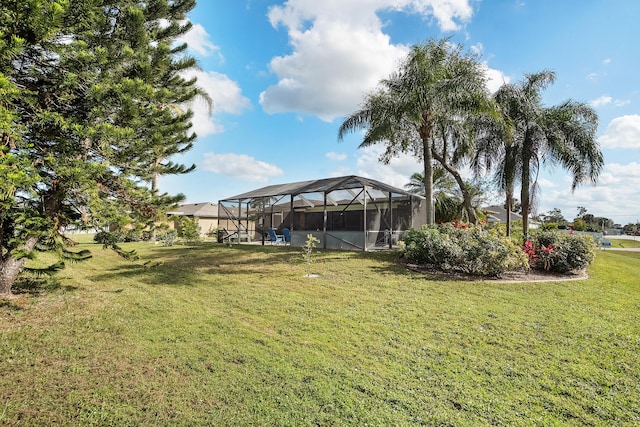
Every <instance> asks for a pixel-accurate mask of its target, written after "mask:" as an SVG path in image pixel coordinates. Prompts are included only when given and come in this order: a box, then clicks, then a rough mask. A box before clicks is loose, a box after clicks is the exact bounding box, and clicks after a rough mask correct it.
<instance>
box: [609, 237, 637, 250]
mask: <svg viewBox="0 0 640 427" xmlns="http://www.w3.org/2000/svg"><path fill="white" fill-rule="evenodd" d="M606 238H607V240H609V241H610V242H611V247H612V248H640V241H637V240H629V239H616V238H615V237H606Z"/></svg>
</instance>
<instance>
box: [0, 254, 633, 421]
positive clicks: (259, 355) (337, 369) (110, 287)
mask: <svg viewBox="0 0 640 427" xmlns="http://www.w3.org/2000/svg"><path fill="white" fill-rule="evenodd" d="M81 247H89V248H90V249H91V250H92V251H93V253H94V255H95V256H94V258H93V259H91V260H89V261H87V262H85V263H79V264H72V265H69V266H68V268H67V269H65V270H63V271H62V272H61V273H60V275H59V279H58V283H57V284H49V285H47V286H44V287H38V286H36V285H33V286H32V287H30V288H28V289H24V290H23V293H20V294H19V295H18V296H17V297H16V298H13V299H11V300H7V301H2V300H0V315H1V316H2V323H1V326H0V334H1V346H0V357H2V361H3V363H2V364H1V365H0V397H1V399H2V400H1V402H0V404H1V405H2V407H1V408H0V424H2V425H54V424H59V425H185V426H187V425H189V426H190V425H220V426H222V425H232V426H243V425H247V426H249V425H251V426H258V425H259V426H263V425H264V426H266V425H274V426H275V425H277V426H304V425H314V426H315V425H331V426H334V425H336V426H337V425H354V426H363V425H385V426H386V425H443V426H446V425H449V426H465V425H469V426H477V425H509V426H517V425H602V426H611V425H638V423H640V357H638V354H639V353H640V283H639V282H638V279H637V278H638V277H639V276H640V257H639V256H638V255H640V254H638V253H616V252H615V251H598V253H597V257H596V261H595V264H594V265H593V266H592V267H591V268H590V270H589V273H590V276H591V277H590V278H589V279H588V280H582V281H568V282H547V283H497V282H492V281H478V282H462V281H447V280H443V279H441V278H434V277H429V276H425V275H422V274H419V273H415V272H410V271H407V270H405V269H404V268H402V267H401V266H400V265H399V264H397V263H396V262H395V254H393V253H366V254H364V253H354V252H323V251H320V253H317V252H316V253H315V254H314V257H315V263H314V264H313V265H312V271H313V272H314V273H317V274H318V275H319V277H318V278H305V277H303V276H304V274H305V266H304V264H303V262H302V255H301V251H300V249H296V248H293V249H292V248H288V247H287V248H285V247H276V246H273V247H271V246H267V247H259V246H234V247H227V246H224V245H218V244H215V243H208V244H201V245H196V246H193V247H187V246H173V247H169V248H165V247H161V246H154V245H151V244H148V243H136V244H126V248H127V249H130V248H135V249H137V250H138V252H139V254H140V255H141V261H139V262H137V263H131V262H127V261H124V260H121V259H119V258H118V257H117V256H116V255H115V254H114V253H112V252H110V251H104V250H103V249H102V248H101V247H100V246H98V245H94V244H83V245H81ZM146 261H150V262H151V263H160V264H159V265H156V266H154V267H144V266H142V263H144V262H146ZM148 265H150V264H148Z"/></svg>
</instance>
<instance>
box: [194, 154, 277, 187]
mask: <svg viewBox="0 0 640 427" xmlns="http://www.w3.org/2000/svg"><path fill="white" fill-rule="evenodd" d="M201 167H202V169H204V170H207V171H209V172H214V173H217V174H220V175H224V176H228V177H233V178H239V179H244V180H246V181H257V182H267V181H268V179H269V177H270V176H279V175H282V174H283V171H282V169H280V168H279V167H278V166H276V165H272V164H269V163H266V162H262V161H260V160H256V159H255V158H253V157H251V156H247V155H246V154H235V153H224V154H217V153H204V160H203V162H202V164H201Z"/></svg>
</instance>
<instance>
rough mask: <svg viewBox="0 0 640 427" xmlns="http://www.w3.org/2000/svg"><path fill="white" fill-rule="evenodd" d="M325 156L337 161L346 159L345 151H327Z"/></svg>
mask: <svg viewBox="0 0 640 427" xmlns="http://www.w3.org/2000/svg"><path fill="white" fill-rule="evenodd" d="M326 156H327V158H329V159H331V160H336V161H338V162H341V161H343V160H346V159H347V154H346V153H336V152H334V151H329V152H328V153H327V154H326Z"/></svg>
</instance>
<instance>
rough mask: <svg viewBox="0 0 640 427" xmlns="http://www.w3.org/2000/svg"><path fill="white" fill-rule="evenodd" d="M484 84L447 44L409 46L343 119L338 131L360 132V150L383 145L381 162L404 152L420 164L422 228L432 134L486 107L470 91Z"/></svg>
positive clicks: (429, 190)
mask: <svg viewBox="0 0 640 427" xmlns="http://www.w3.org/2000/svg"><path fill="white" fill-rule="evenodd" d="M477 81H484V74H483V73H482V70H481V68H480V67H479V66H478V61H477V60H476V59H475V58H474V57H472V56H469V55H467V54H464V53H463V52H462V50H461V47H460V46H451V45H450V44H449V41H448V40H446V39H444V40H440V41H433V40H431V41H429V42H427V43H426V44H421V45H417V46H414V47H413V48H412V49H411V52H410V53H409V55H408V56H407V58H406V59H405V61H404V62H403V63H402V64H401V66H400V69H399V70H398V71H397V72H395V73H393V74H392V75H391V76H390V77H389V78H388V79H385V80H382V81H381V82H380V88H379V90H377V91H376V92H373V93H371V94H369V95H367V96H366V98H365V101H364V104H363V107H362V108H361V109H360V110H358V111H356V112H354V113H352V114H351V115H349V116H348V117H346V119H345V120H344V122H343V123H342V125H341V126H340V129H339V131H338V139H339V140H342V139H343V138H344V136H345V134H346V133H347V132H353V131H356V130H360V129H366V133H365V137H364V139H363V141H362V143H361V144H360V147H361V148H362V147H368V146H370V145H373V144H377V143H384V144H385V145H386V151H385V153H384V154H383V155H382V156H381V160H382V161H383V162H388V161H389V160H390V159H391V158H392V157H394V156H395V155H397V154H398V153H401V152H410V153H412V154H413V155H415V156H416V157H417V158H419V159H420V160H422V162H423V165H424V175H423V176H424V189H425V197H426V198H427V201H428V202H427V209H426V211H427V212H426V213H427V218H426V220H427V224H433V222H434V220H435V209H434V197H433V196H434V194H433V152H432V149H433V144H434V143H435V139H434V137H435V135H434V130H435V129H436V125H437V124H439V123H445V122H447V121H448V120H450V119H451V118H452V117H461V118H462V117H466V116H467V115H468V114H469V113H470V112H475V111H477V110H478V108H479V106H480V105H483V104H484V103H486V97H484V96H481V95H479V94H478V92H477V91H476V89H477V84H476V82H477Z"/></svg>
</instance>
